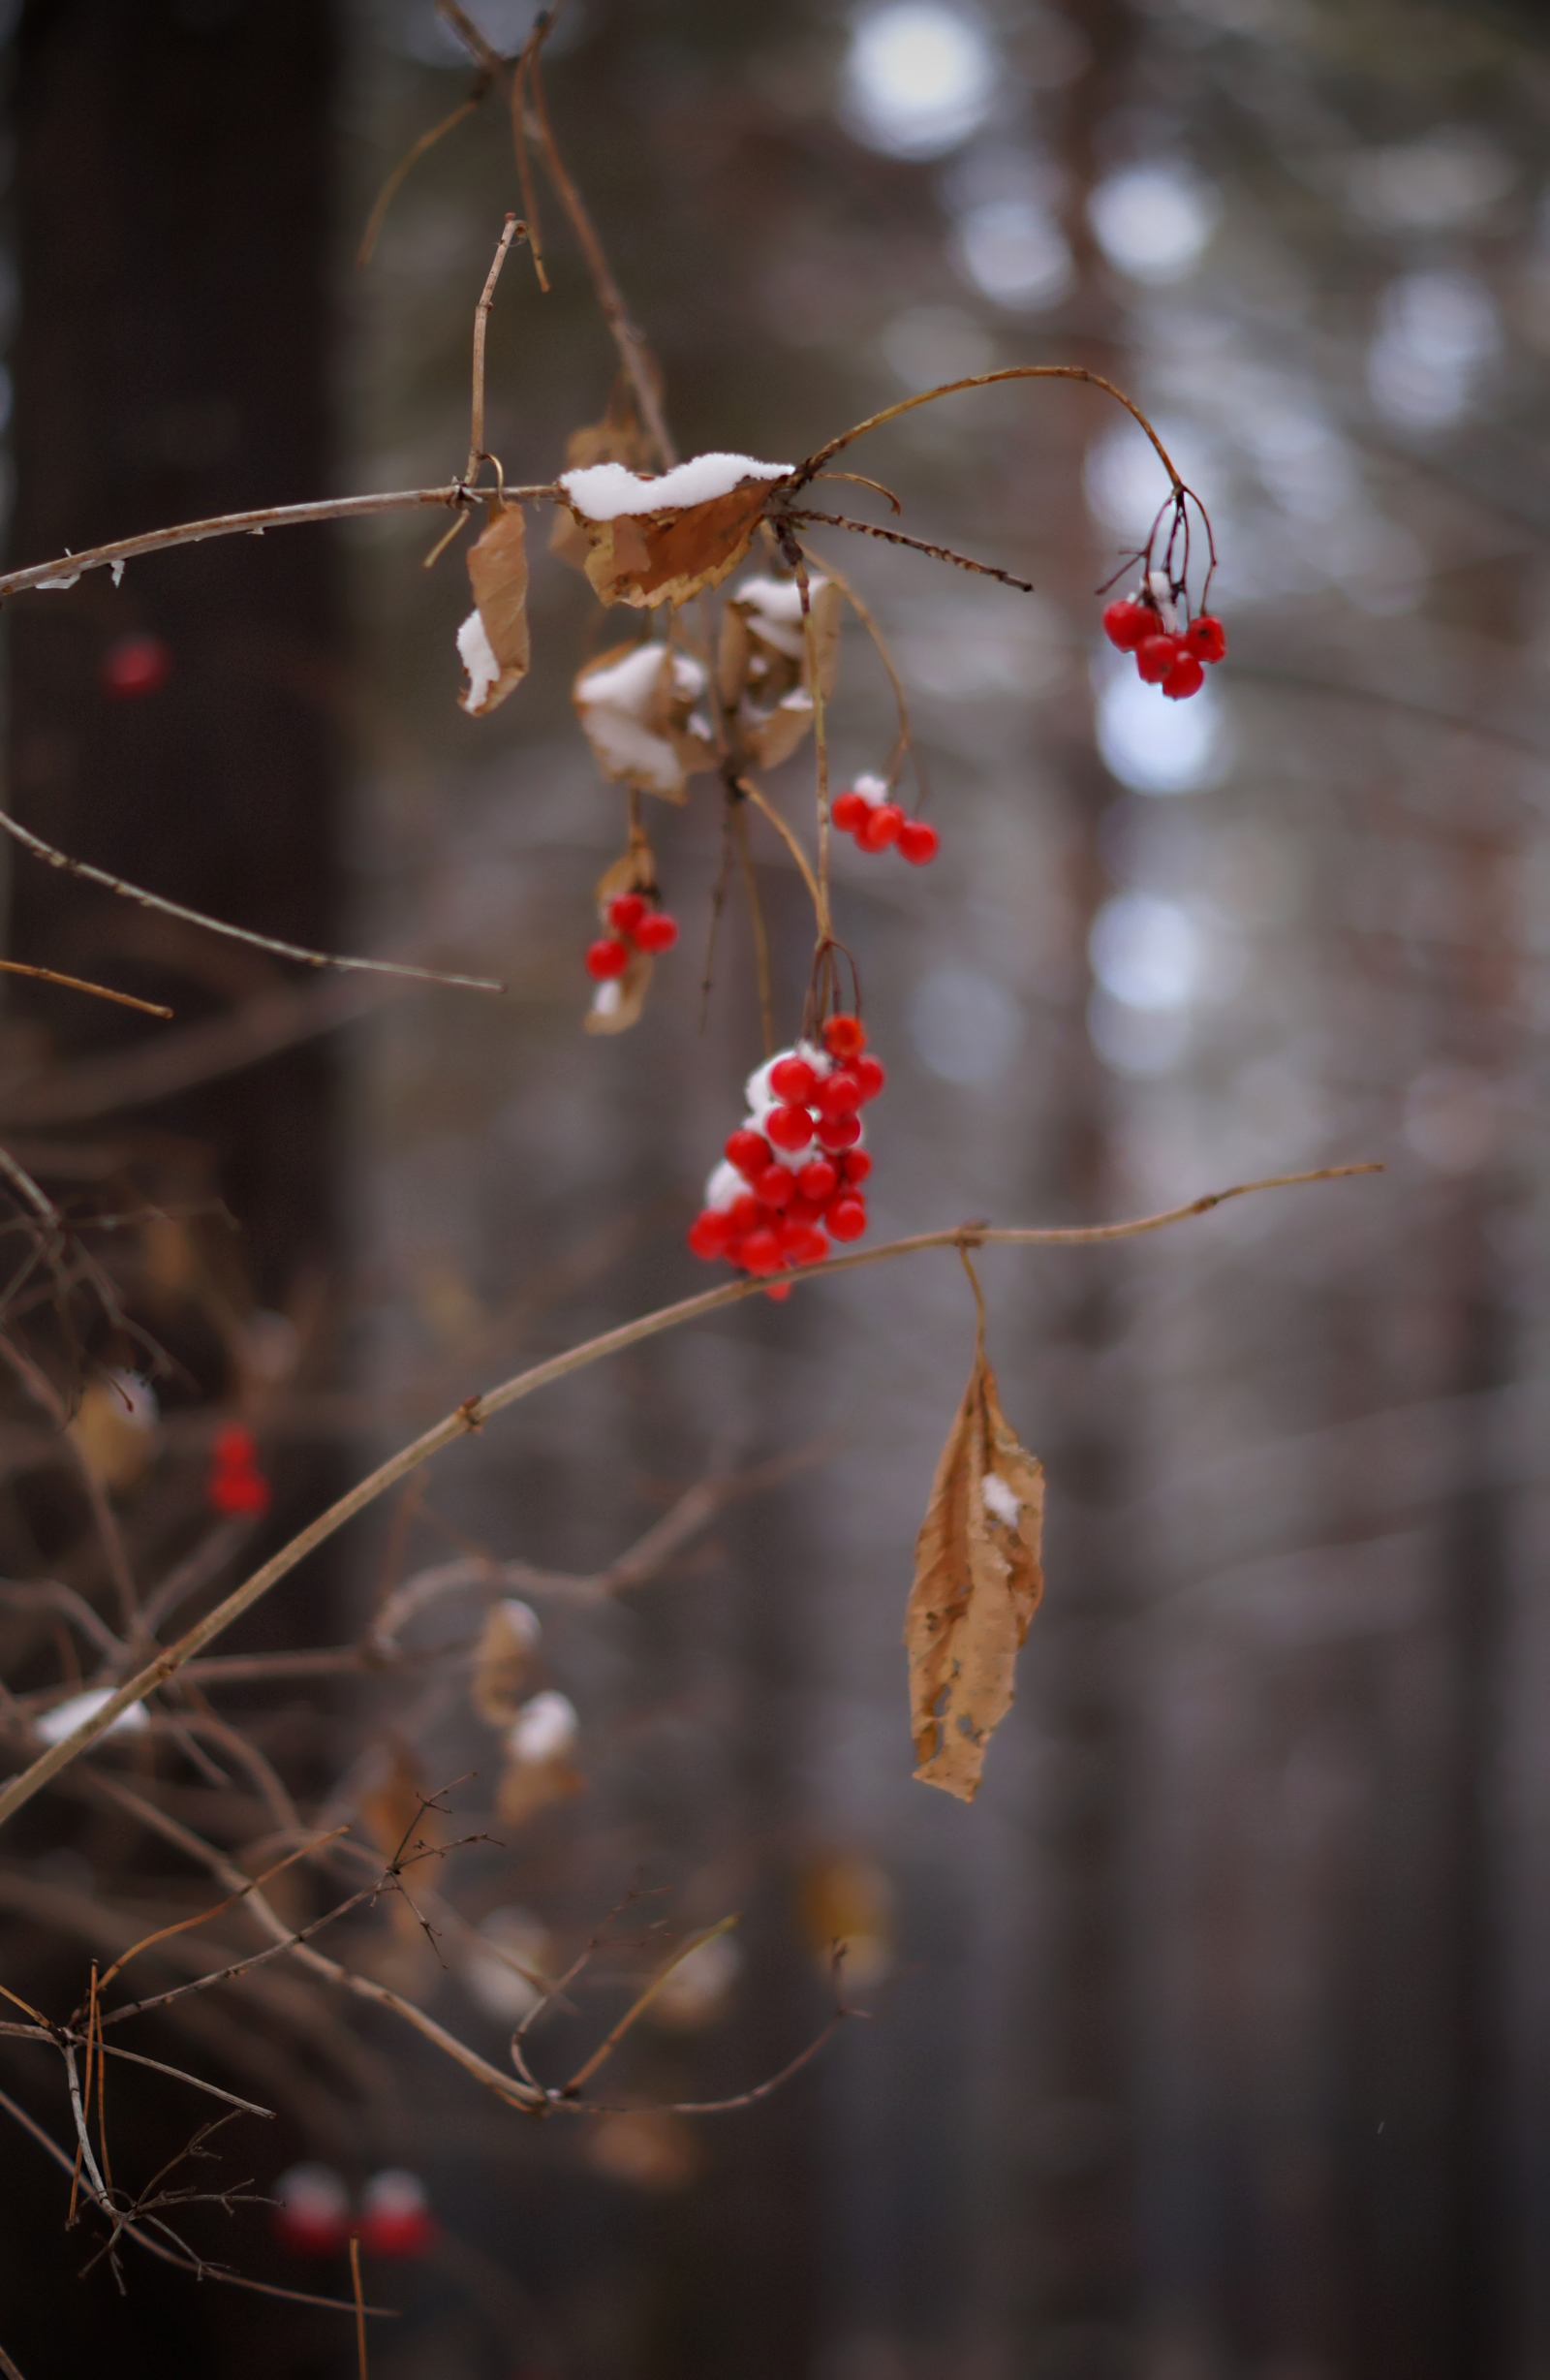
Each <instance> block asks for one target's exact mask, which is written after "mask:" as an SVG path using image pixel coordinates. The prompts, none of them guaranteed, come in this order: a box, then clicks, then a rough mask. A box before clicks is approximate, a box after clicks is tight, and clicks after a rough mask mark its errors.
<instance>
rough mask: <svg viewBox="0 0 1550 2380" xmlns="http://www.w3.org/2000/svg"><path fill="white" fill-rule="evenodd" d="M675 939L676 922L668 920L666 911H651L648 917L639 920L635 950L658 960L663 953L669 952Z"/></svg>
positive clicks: (676, 933) (636, 928)
mask: <svg viewBox="0 0 1550 2380" xmlns="http://www.w3.org/2000/svg"><path fill="white" fill-rule="evenodd" d="M677 939H678V921H677V919H676V918H670V917H669V916H668V915H667V912H666V909H656V910H653V912H652V913H651V915H650V916H649V917H644V918H642V919H641V921H640V923H639V924H638V925H637V926H636V927H635V949H636V950H637V951H649V952H650V953H651V955H652V956H653V957H654V958H660V957H661V955H662V954H663V952H664V951H670V950H671V949H672V946H673V944H674V943H675V942H676V941H677Z"/></svg>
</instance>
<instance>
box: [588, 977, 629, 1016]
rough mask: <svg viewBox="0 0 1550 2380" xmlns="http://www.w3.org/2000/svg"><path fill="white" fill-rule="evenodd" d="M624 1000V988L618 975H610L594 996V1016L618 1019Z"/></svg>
mask: <svg viewBox="0 0 1550 2380" xmlns="http://www.w3.org/2000/svg"><path fill="white" fill-rule="evenodd" d="M623 998H624V988H623V986H622V985H621V984H620V982H619V978H618V977H617V976H616V975H610V976H608V977H606V978H605V980H604V982H603V983H601V984H600V985H599V986H598V987H597V990H596V991H595V992H594V993H593V995H592V1014H593V1015H594V1017H617V1015H618V1014H619V1006H620V1003H621V1001H622V1000H623Z"/></svg>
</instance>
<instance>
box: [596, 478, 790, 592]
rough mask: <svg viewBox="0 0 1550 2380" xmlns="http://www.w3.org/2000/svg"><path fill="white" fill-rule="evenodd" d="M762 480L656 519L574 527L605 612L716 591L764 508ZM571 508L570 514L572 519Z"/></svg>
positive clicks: (644, 516)
mask: <svg viewBox="0 0 1550 2380" xmlns="http://www.w3.org/2000/svg"><path fill="white" fill-rule="evenodd" d="M769 496H770V483H769V481H768V480H745V481H743V482H742V484H741V485H739V486H736V487H734V488H732V489H731V490H730V491H729V494H727V495H725V496H712V497H711V498H710V499H709V501H708V502H707V503H705V504H685V505H676V506H673V507H671V508H669V509H668V510H666V511H664V512H661V513H625V514H621V515H620V516H619V517H618V518H617V519H614V520H589V519H588V518H587V517H586V516H585V514H583V513H580V512H576V513H575V515H574V517H575V521H576V525H577V527H578V528H580V529H581V530H582V531H583V533H584V534H585V537H586V540H587V543H588V545H589V547H590V548H591V551H590V552H589V553H588V555H587V560H586V574H587V577H588V578H589V579H591V581H592V584H593V585H594V586H595V587H596V589H597V591H598V593H599V595H601V596H602V598H603V601H604V603H605V604H634V605H635V606H636V607H637V608H638V607H641V606H644V607H645V608H646V609H647V610H648V611H655V610H656V608H657V606H658V605H659V604H682V603H687V602H688V601H689V599H690V597H691V596H692V595H700V594H703V592H704V590H705V589H706V588H707V587H713V586H720V584H721V582H722V580H723V579H725V578H726V577H727V575H728V573H729V571H733V570H735V569H736V568H737V565H738V563H739V562H740V561H741V560H742V558H743V556H744V554H745V553H746V552H747V551H748V548H749V546H750V545H751V543H752V542H753V536H754V531H755V530H756V529H757V528H758V526H759V523H760V519H761V518H762V517H763V513H764V507H765V505H766V504H767V503H768V501H769ZM573 510H574V508H573Z"/></svg>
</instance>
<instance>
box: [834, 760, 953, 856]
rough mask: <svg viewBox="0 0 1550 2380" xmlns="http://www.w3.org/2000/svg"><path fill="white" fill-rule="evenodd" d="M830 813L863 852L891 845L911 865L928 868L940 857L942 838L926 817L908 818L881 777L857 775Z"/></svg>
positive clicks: (837, 798)
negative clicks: (891, 796)
mask: <svg viewBox="0 0 1550 2380" xmlns="http://www.w3.org/2000/svg"><path fill="white" fill-rule="evenodd" d="M829 816H830V817H831V818H832V819H833V821H834V824H835V825H836V826H837V827H838V828H839V830H840V832H841V833H842V834H853V835H854V837H855V839H856V843H857V844H858V846H859V848H860V849H861V850H862V851H886V850H887V849H888V847H889V845H890V844H891V845H892V847H893V849H894V850H895V851H896V852H897V853H898V855H899V857H900V859H901V860H908V861H909V862H910V865H911V866H912V867H928V866H929V865H930V863H931V861H933V860H934V859H935V858H936V856H937V849H938V844H939V842H940V839H941V838H940V837H939V835H938V833H937V830H936V829H935V827H928V826H927V824H926V822H925V820H924V819H923V818H909V817H907V816H906V815H905V812H904V811H903V810H902V809H901V808H900V807H899V804H898V803H897V802H896V801H893V800H891V799H889V796H888V789H887V787H886V786H885V785H884V782H883V779H882V778H881V777H857V778H856V780H855V783H854V784H853V785H852V786H848V787H847V789H846V791H845V792H844V793H843V794H836V795H835V797H834V801H833V806H832V807H831V809H830V811H829Z"/></svg>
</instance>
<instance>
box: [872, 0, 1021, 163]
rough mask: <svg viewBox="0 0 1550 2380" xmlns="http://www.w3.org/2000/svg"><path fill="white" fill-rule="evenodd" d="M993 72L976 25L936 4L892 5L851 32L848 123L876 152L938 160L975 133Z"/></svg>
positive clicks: (899, 1) (904, 1)
mask: <svg viewBox="0 0 1550 2380" xmlns="http://www.w3.org/2000/svg"><path fill="white" fill-rule="evenodd" d="M995 87H996V65H995V56H994V52H993V50H992V48H991V45H990V43H989V41H988V40H987V38H986V36H985V33H984V31H983V30H982V28H981V27H980V25H979V24H978V23H977V20H976V19H975V18H974V17H973V16H969V15H968V14H966V13H965V12H963V11H960V10H958V9H954V8H944V7H941V6H937V5H934V0H894V5H892V6H889V7H884V8H880V9H875V10H872V11H870V12H869V13H868V14H867V15H865V16H862V17H861V18H860V20H859V22H858V23H857V25H856V28H855V32H854V34H853V38H852V43H851V54H850V57H849V59H848V61H847V65H846V110H845V112H846V115H847V117H848V119H849V121H850V124H851V127H852V129H853V131H854V132H855V133H856V134H857V135H858V136H859V138H860V139H861V140H863V141H866V142H868V144H869V145H870V146H871V147H873V148H878V149H884V150H886V151H887V152H888V153H889V154H891V155H892V156H895V157H941V156H944V155H945V154H946V151H947V150H948V149H951V148H956V147H957V146H958V144H959V142H960V141H966V140H967V139H968V138H969V135H970V134H971V133H972V132H976V131H977V130H978V128H979V126H980V125H981V124H982V123H983V122H984V120H985V117H986V116H987V115H988V114H989V112H990V107H991V103H992V100H993V99H994V97H995Z"/></svg>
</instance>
